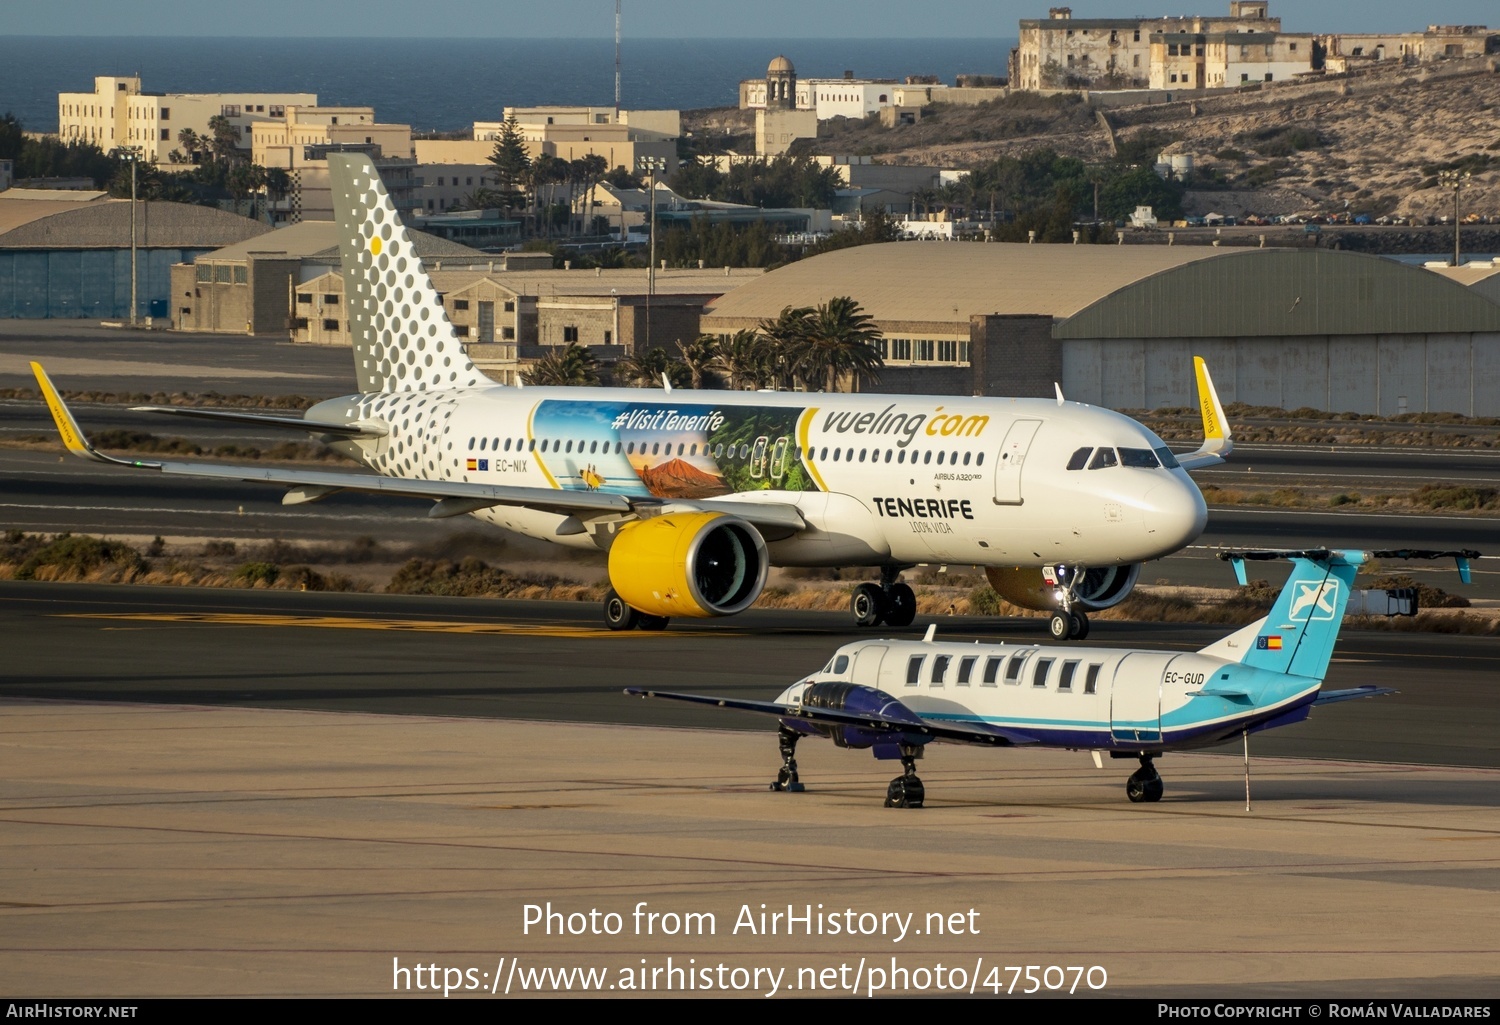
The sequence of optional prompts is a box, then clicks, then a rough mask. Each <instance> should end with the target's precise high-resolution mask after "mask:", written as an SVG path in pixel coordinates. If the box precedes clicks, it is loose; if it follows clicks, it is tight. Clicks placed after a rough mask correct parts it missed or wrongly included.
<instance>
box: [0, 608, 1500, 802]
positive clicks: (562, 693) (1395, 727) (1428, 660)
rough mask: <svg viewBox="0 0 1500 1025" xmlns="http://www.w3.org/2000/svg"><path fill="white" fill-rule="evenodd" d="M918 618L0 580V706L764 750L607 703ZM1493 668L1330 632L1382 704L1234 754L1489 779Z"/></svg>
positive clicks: (825, 651) (1007, 632) (1347, 683)
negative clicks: (649, 735) (656, 622)
mask: <svg viewBox="0 0 1500 1025" xmlns="http://www.w3.org/2000/svg"><path fill="white" fill-rule="evenodd" d="M931 622H934V620H932V619H929V618H927V617H922V618H919V619H918V621H917V622H916V623H915V624H913V625H912V626H911V627H910V628H908V629H907V630H905V631H900V632H891V631H877V632H875V633H874V634H870V633H856V632H855V631H853V630H852V629H851V628H850V627H849V626H848V623H847V620H846V619H845V618H844V617H843V616H842V615H841V614H838V613H815V612H787V611H752V612H749V613H746V614H744V615H741V616H737V617H734V618H733V619H730V620H712V621H710V620H700V621H696V622H691V621H681V620H679V621H676V622H674V623H673V625H672V626H671V628H669V629H668V630H667V631H666V632H664V633H659V634H653V633H646V632H636V631H633V632H629V633H611V632H609V631H608V630H605V629H604V628H603V627H602V625H601V623H600V617H599V610H598V608H597V607H596V606H594V605H593V604H585V603H569V602H524V601H523V602H507V601H484V600H466V599H444V598H412V597H398V596H386V595H345V594H317V593H301V592H286V591H249V590H218V589H213V590H210V589H175V588H148V587H131V586H112V587H110V586H98V585H85V584H35V583H16V582H7V583H0V631H3V634H4V636H5V637H7V638H8V639H9V640H8V644H7V651H6V657H5V663H4V667H3V670H0V697H12V698H61V699H67V700H71V701H99V700H105V701H132V702H170V703H188V704H212V705H238V706H249V707H267V708H301V709H317V710H324V711H348V712H356V711H357V712H384V713H398V714H406V715H459V716H482V717H488V718H500V719H530V720H561V721H575V722H607V723H622V724H631V725H646V726H698V727H711V728H719V729H730V730H756V731H762V732H764V733H765V735H766V741H765V743H766V749H767V751H768V756H769V755H770V754H774V739H773V737H772V730H771V727H770V726H769V725H768V723H767V721H766V720H764V719H761V718H760V717H756V716H750V715H744V714H740V713H733V712H726V711H719V710H716V709H712V708H695V707H691V706H684V705H679V704H677V703H670V702H651V701H642V700H639V699H635V698H627V697H625V696H624V695H623V694H622V693H621V690H622V688H624V687H632V686H633V687H648V688H654V689H657V690H675V691H686V692H689V693H700V694H703V693H707V694H722V695H726V696H731V697H748V698H760V699H765V698H769V697H771V696H773V695H774V694H775V693H776V692H777V691H778V690H780V689H781V688H782V687H784V686H785V685H786V684H788V683H790V682H792V681H794V680H796V679H798V678H800V677H801V676H804V675H806V674H807V673H809V672H812V671H813V670H815V669H817V668H818V667H819V666H821V665H823V664H824V663H825V662H826V661H827V659H828V657H829V656H830V655H831V654H832V652H833V651H834V649H835V648H836V647H837V646H838V645H840V644H843V643H847V642H849V641H853V640H859V639H867V638H869V637H870V636H881V635H886V636H890V635H898V636H921V634H922V632H923V631H925V630H926V628H927V626H928V624H929V623H931ZM935 622H936V623H937V625H938V629H939V632H940V634H941V635H942V636H945V637H954V638H959V639H964V640H968V639H971V638H972V639H975V640H982V641H985V642H1000V641H1004V642H1008V643H1027V644H1030V643H1040V642H1042V641H1043V640H1044V638H1043V631H1042V626H1041V621H1039V620H1031V621H1016V620H1011V621H1007V620H983V619H973V618H963V617H960V618H953V619H949V618H939V619H937V620H935ZM1227 632H1228V629H1227V628H1221V627H1208V626H1200V625H1195V624H1194V625H1181V624H1141V623H1111V622H1104V621H1099V622H1097V623H1096V624H1095V627H1094V630H1093V632H1092V633H1091V635H1090V638H1089V641H1088V642H1086V643H1087V644H1088V645H1097V646H1106V647H1122V646H1127V647H1128V646H1141V647H1153V646H1161V647H1166V648H1175V649H1179V650H1191V649H1196V648H1200V647H1203V646H1205V645H1207V644H1209V643H1210V642H1211V641H1213V640H1215V639H1217V638H1218V637H1219V636H1222V635H1223V634H1224V633H1227ZM1048 643H1050V642H1048ZM1497 657H1500V638H1494V637H1463V636H1448V635H1438V634H1407V633H1387V632H1363V633H1360V632H1353V631H1346V632H1345V633H1344V634H1343V635H1341V638H1340V642H1339V646H1338V649H1337V651H1336V656H1335V662H1334V665H1333V667H1332V670H1331V672H1330V675H1329V678H1328V681H1327V686H1328V687H1330V688H1336V687H1352V686H1359V685H1364V684H1375V685H1378V686H1389V687H1395V688H1397V689H1398V690H1399V691H1400V693H1399V694H1398V695H1396V696H1394V697H1387V698H1381V699H1370V700H1364V701H1355V702H1347V703H1343V704H1339V705H1335V706H1331V707H1328V708H1323V709H1319V710H1317V711H1316V712H1314V714H1313V716H1312V718H1311V719H1310V720H1308V721H1307V722H1305V723H1300V724H1298V725H1295V726H1292V727H1288V728H1285V729H1281V730H1277V731H1272V732H1267V733H1263V734H1258V735H1256V736H1255V737H1254V738H1252V752H1253V753H1254V754H1256V755H1285V756H1297V757H1308V758H1358V759H1369V760H1377V761H1391V762H1408V763H1416V764H1432V765H1469V766H1491V767H1500V699H1497V697H1496V694H1495V687H1494V668H1495V665H1496V659H1497ZM666 742H668V743H670V740H667V741H666ZM1231 753H1232V754H1235V755H1238V754H1239V750H1238V748H1235V749H1234V750H1233V751H1232V752H1231ZM1169 761H1170V757H1169V758H1168V759H1164V764H1163V766H1162V771H1163V773H1164V774H1166V775H1167V776H1168V778H1169V779H1170V766H1169V764H1166V763H1168V762H1169Z"/></svg>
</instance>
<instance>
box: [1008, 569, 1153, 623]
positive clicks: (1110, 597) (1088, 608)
mask: <svg viewBox="0 0 1500 1025" xmlns="http://www.w3.org/2000/svg"><path fill="white" fill-rule="evenodd" d="M1066 570H1067V568H1066V567H1064V571H1065V572H1066ZM984 575H985V577H986V578H988V580H989V582H990V586H991V587H993V588H994V589H995V593H996V594H998V595H999V596H1000V597H1002V598H1004V599H1005V600H1006V601H1008V602H1010V603H1011V604H1012V605H1017V606H1019V607H1021V608H1023V609H1036V610H1037V611H1039V612H1055V611H1058V610H1060V609H1061V608H1062V603H1061V602H1059V601H1058V600H1057V591H1058V588H1059V587H1060V586H1062V585H1061V583H1060V582H1057V581H1048V580H1047V579H1046V576H1045V573H1044V572H1043V570H1042V569H1041V568H1040V567H1036V566H1020V567H1017V568H1015V569H1007V568H997V567H994V566H991V567H988V568H986V569H985V571H984ZM1140 575H1141V567H1140V564H1139V563H1136V564H1134V565H1131V566H1097V567H1095V568H1093V569H1089V570H1084V571H1083V580H1082V581H1080V582H1079V584H1078V590H1077V600H1076V601H1075V602H1074V603H1073V607H1074V608H1081V609H1083V610H1084V611H1085V612H1097V611H1099V610H1100V609H1108V608H1112V607H1114V606H1116V605H1118V604H1120V602H1122V601H1124V600H1125V598H1126V596H1127V595H1129V594H1130V592H1131V590H1133V589H1134V588H1135V582H1136V580H1138V579H1139V578H1140Z"/></svg>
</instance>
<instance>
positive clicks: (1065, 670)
mask: <svg viewBox="0 0 1500 1025" xmlns="http://www.w3.org/2000/svg"><path fill="white" fill-rule="evenodd" d="M1077 671H1078V663H1077V662H1064V663H1063V666H1062V673H1061V674H1059V676H1058V678H1057V689H1058V690H1072V689H1073V674H1074V673H1076V672H1077Z"/></svg>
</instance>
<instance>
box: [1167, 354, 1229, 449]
mask: <svg viewBox="0 0 1500 1025" xmlns="http://www.w3.org/2000/svg"><path fill="white" fill-rule="evenodd" d="M1193 372H1194V373H1195V374H1196V376H1197V379H1198V410H1199V412H1200V413H1201V414H1202V415H1203V444H1202V445H1200V446H1199V447H1198V451H1196V452H1189V453H1188V454H1187V455H1181V456H1178V457H1177V465H1178V466H1181V467H1182V468H1183V469H1184V470H1188V471H1192V470H1201V469H1202V468H1203V467H1205V466H1217V465H1218V464H1219V463H1222V462H1224V460H1225V459H1226V458H1228V456H1229V453H1230V452H1233V451H1234V438H1233V432H1231V431H1230V429H1229V419H1228V418H1227V417H1226V416H1225V415H1224V407H1223V405H1222V404H1220V402H1219V393H1218V392H1217V391H1215V390H1214V381H1213V378H1212V377H1209V376H1208V363H1207V362H1206V361H1205V360H1204V359H1203V357H1202V356H1194V357H1193Z"/></svg>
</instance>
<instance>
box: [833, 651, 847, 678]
mask: <svg viewBox="0 0 1500 1025" xmlns="http://www.w3.org/2000/svg"><path fill="white" fill-rule="evenodd" d="M848 670H849V656H848V655H840V656H839V657H838V658H836V659H834V660H833V675H835V676H843V675H844V673H846V672H848Z"/></svg>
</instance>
